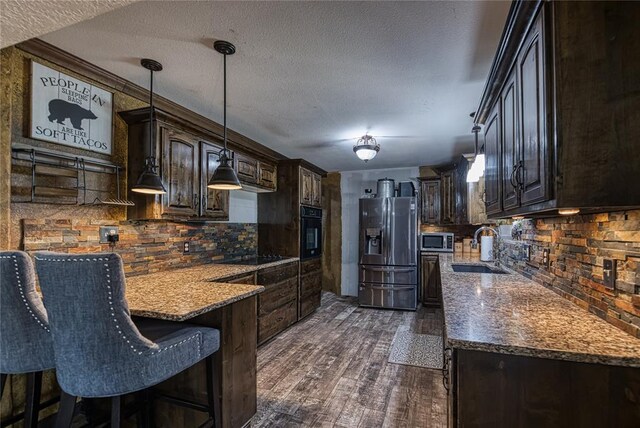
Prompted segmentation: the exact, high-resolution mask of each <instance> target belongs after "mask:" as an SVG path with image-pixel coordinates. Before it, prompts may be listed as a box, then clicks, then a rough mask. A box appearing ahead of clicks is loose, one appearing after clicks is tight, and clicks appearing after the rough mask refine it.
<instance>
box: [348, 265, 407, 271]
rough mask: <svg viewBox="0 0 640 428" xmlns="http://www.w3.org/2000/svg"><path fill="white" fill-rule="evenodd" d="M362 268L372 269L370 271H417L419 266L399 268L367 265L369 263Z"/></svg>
mask: <svg viewBox="0 0 640 428" xmlns="http://www.w3.org/2000/svg"><path fill="white" fill-rule="evenodd" d="M361 266H362V269H364V270H370V271H374V272H413V271H415V270H416V269H417V268H416V267H407V268H398V267H393V266H390V267H387V266H375V267H374V266H367V265H361Z"/></svg>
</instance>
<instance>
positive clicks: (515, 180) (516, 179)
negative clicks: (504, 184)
mask: <svg viewBox="0 0 640 428" xmlns="http://www.w3.org/2000/svg"><path fill="white" fill-rule="evenodd" d="M523 167H524V163H523V162H522V161H518V163H517V164H516V165H514V166H513V171H511V177H510V178H509V181H510V182H511V186H513V188H514V189H515V190H516V191H518V190H519V189H520V188H522V181H521V180H520V175H519V174H518V171H519V170H521V169H523Z"/></svg>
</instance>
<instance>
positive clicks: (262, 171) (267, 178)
mask: <svg viewBox="0 0 640 428" xmlns="http://www.w3.org/2000/svg"><path fill="white" fill-rule="evenodd" d="M258 185H259V186H260V187H263V188H265V189H270V190H276V189H277V187H278V172H277V167H276V166H275V165H272V164H269V163H266V162H262V161H260V162H259V163H258Z"/></svg>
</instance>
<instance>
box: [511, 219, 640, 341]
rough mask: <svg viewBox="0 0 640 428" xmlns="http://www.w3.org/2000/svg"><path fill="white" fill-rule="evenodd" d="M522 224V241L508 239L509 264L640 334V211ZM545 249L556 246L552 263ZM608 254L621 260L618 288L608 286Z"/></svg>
mask: <svg viewBox="0 0 640 428" xmlns="http://www.w3.org/2000/svg"><path fill="white" fill-rule="evenodd" d="M522 224H523V232H522V240H518V241H504V242H503V243H502V248H501V249H502V251H501V256H500V257H501V261H502V262H503V263H504V264H505V265H506V266H508V267H510V268H512V269H514V270H516V271H518V272H520V273H522V274H523V275H525V276H527V277H529V278H531V279H533V280H535V281H537V282H539V283H540V284H542V285H544V286H545V287H547V288H550V289H551V290H553V291H555V292H556V293H558V294H560V295H562V296H563V297H565V298H567V299H569V300H571V301H572V302H574V303H576V304H577V305H579V306H581V307H582V308H584V309H586V310H588V311H589V312H592V313H594V314H595V315H597V316H599V317H600V318H603V319H604V320H606V321H608V322H609V323H611V324H613V325H615V326H616V327H618V328H620V329H622V330H623V331H625V332H627V333H629V334H631V335H633V336H635V337H638V338H640V211H626V212H611V213H603V214H590V215H577V216H571V217H555V218H548V219H538V220H524V221H523V222H522ZM527 245H529V246H530V247H529V248H530V257H529V260H527V259H526V251H525V250H526V246H527ZM545 248H548V249H549V250H550V259H549V261H550V265H549V267H548V268H547V267H545V266H544V264H543V260H542V259H543V257H542V256H543V250H544V249H545ZM604 259H614V260H615V261H616V263H617V275H616V281H615V289H609V288H607V287H605V286H604V282H603V260H604Z"/></svg>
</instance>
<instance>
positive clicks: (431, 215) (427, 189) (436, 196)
mask: <svg viewBox="0 0 640 428" xmlns="http://www.w3.org/2000/svg"><path fill="white" fill-rule="evenodd" d="M420 189H421V196H422V201H421V210H420V218H421V221H422V223H423V224H440V179H439V178H430V179H423V180H422V182H421V183H420Z"/></svg>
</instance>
